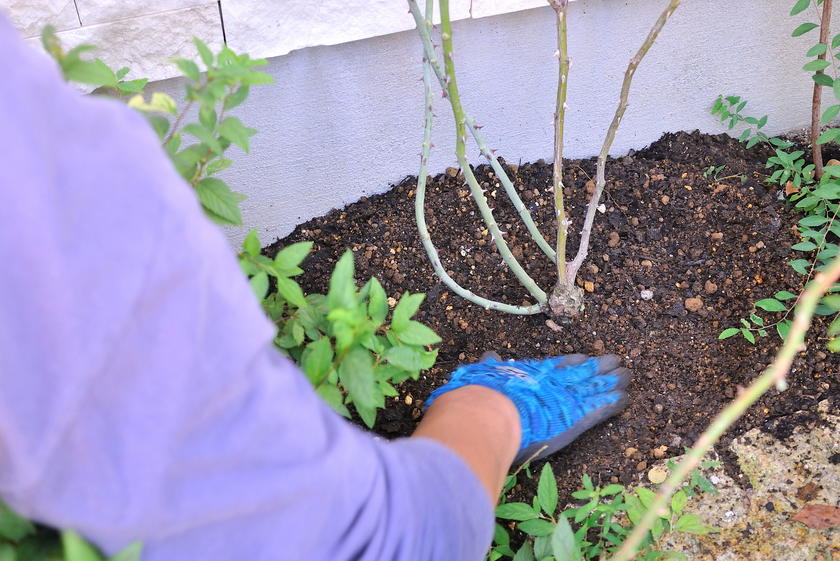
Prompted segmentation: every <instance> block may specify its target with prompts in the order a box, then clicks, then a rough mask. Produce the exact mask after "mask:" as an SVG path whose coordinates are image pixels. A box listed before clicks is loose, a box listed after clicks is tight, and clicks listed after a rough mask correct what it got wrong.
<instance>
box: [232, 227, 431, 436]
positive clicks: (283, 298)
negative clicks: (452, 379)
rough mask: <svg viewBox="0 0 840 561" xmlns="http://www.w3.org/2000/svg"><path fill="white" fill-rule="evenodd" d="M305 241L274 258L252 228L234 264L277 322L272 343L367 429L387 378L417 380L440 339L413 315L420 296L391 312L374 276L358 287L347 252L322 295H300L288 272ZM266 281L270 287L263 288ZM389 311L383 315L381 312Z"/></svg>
mask: <svg viewBox="0 0 840 561" xmlns="http://www.w3.org/2000/svg"><path fill="white" fill-rule="evenodd" d="M311 248H312V243H311V242H300V243H296V244H292V245H289V246H287V247H285V248H283V249H282V250H280V251H279V252H278V253H277V255H276V256H275V258H274V259H269V258H268V257H266V256H264V255H262V254H261V253H260V241H259V239H258V238H257V234H256V231H252V232H251V233H250V234H248V237H247V238H246V239H245V242H244V244H243V248H242V253H240V255H239V262H240V265H241V266H242V270H243V271H244V272H245V274H246V275H248V278H249V279H250V282H251V287H252V288H253V289H254V293H255V294H256V296H257V298H258V299H259V300H260V301H261V302H262V306H263V309H264V310H265V312H266V314H267V315H268V317H269V318H271V320H272V321H273V322H274V323H275V324H276V325H277V337H276V338H275V340H274V342H275V345H276V346H277V347H278V348H279V349H280V350H281V351H282V352H283V353H284V354H286V355H287V356H289V357H290V358H292V360H294V361H295V362H297V363H298V364H299V365H300V367H301V369H302V370H303V371H304V373H306V376H307V377H308V378H309V381H310V382H312V385H313V386H314V387H315V388H316V391H317V392H318V395H320V396H321V397H322V398H323V399H324V400H325V401H326V402H327V403H329V404H330V405H331V406H332V407H333V409H335V410H336V411H337V412H339V413H341V414H342V415H344V416H345V417H349V416H350V412H349V411H348V409H347V405H349V404H351V403H352V405H353V407H354V408H355V409H356V412H357V413H358V414H359V416H360V417H361V418H362V420H363V421H364V422H365V424H366V425H367V426H368V427H372V426H373V424H374V422H375V421H376V410H377V409H381V408H384V407H385V398H386V397H391V396H396V395H398V394H397V391H396V389H395V388H394V384H397V383H400V382H402V381H404V380H406V379H408V378H413V379H417V376H418V375H419V374H420V371H421V370H426V369H428V368H431V367H432V366H433V365H434V363H435V359H436V358H437V353H438V351H437V349H434V350H430V349H428V347H429V346H430V345H434V344H436V343H439V342H440V337H438V335H437V334H435V332H434V331H432V330H431V329H430V328H429V327H427V326H425V325H423V324H422V323H420V322H418V321H414V320H413V319H412V318H413V317H414V314H415V313H417V310H418V309H419V308H420V304H421V303H422V302H423V300H424V298H425V295H423V294H410V293H408V292H406V293H404V294H403V295H402V297H401V298H400V300H399V302H397V303H396V305H395V307H394V310H393V312H390V310H389V308H390V306H389V304H388V302H389V300H391V301H393V299H389V298H388V296H387V295H386V293H385V290H384V289H383V288H382V285H381V284H379V281H378V280H376V278H371V279H370V280H369V281H367V283H365V284H364V286H362V288H361V289H359V288H358V287H357V286H356V282H355V279H354V267H353V253H352V252H351V251H349V250H348V251H347V252H346V253H345V254H344V255H343V256H342V257H341V259H339V261H338V263H337V264H336V266H335V269H334V270H333V273H332V276H331V278H330V286H329V291H328V292H327V294H325V295H324V294H309V295H306V296H304V294H303V290H301V288H300V285H298V283H297V282H295V281H294V279H293V277H295V276H297V275H299V274H301V273H302V272H303V270H302V269H301V268H300V264H301V263H302V262H303V260H304V259H305V258H306V256H307V255H308V254H309V251H310V249H311ZM271 284H273V285H274V287H275V288H276V290H274V291H270V290H269V287H270V285H271ZM389 312H390V321H388V316H389Z"/></svg>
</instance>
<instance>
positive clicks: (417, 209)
mask: <svg viewBox="0 0 840 561" xmlns="http://www.w3.org/2000/svg"><path fill="white" fill-rule="evenodd" d="M433 6H434V1H433V0H426V16H425V18H424V20H423V22H422V24H421V25H424V26H427V28H429V29H430V28H431V26H432V11H433ZM423 87H424V91H425V127H424V130H423V149H422V152H421V154H420V172H419V174H418V175H417V193H416V195H415V200H414V214H415V218H416V220H417V229H418V231H419V232H420V240H421V241H422V242H423V247H424V248H425V249H426V254H427V255H428V256H429V261H431V263H432V267H434V269H435V273H436V274H437V276H438V277H440V279H441V280H442V281H443V282H444V283H445V284H446V286H448V287H449V288H450V289H451V290H452V291H453V292H454V293H455V294H457V295H458V296H460V297H462V298H464V299H466V300H469V301H470V302H472V303H474V304H477V305H479V306H482V307H483V308H486V309H488V310H496V311H500V312H506V313H509V314H519V315H525V314H536V313H539V312H540V306H538V305H534V306H512V305H510V304H504V303H502V302H495V301H493V300H488V299H486V298H482V297H480V296H477V295H476V294H474V293H472V292H471V291H469V290H467V289H465V288H463V287H462V286H460V285H459V284H458V283H457V282H455V280H454V279H453V278H452V277H450V276H449V275H448V274H447V273H446V270H445V269H444V268H443V265H442V264H441V262H440V256H439V255H438V252H437V249H436V248H435V246H434V244H433V243H432V238H431V236H430V235H429V229H428V227H427V226H426V215H425V208H424V203H425V199H426V181H427V179H428V164H429V153H430V152H431V150H432V65H431V62H430V61H429V59H428V57H424V61H423Z"/></svg>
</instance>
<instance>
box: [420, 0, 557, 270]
mask: <svg viewBox="0 0 840 561" xmlns="http://www.w3.org/2000/svg"><path fill="white" fill-rule="evenodd" d="M408 7H409V9H410V10H411V14H412V15H413V16H414V22H415V24H416V25H417V31H418V33H419V34H420V39H421V40H422V42H423V51H424V53H425V55H426V60H427V61H429V63H430V65H431V67H432V70H434V73H435V76H437V79H438V83H439V84H440V87H441V88H443V89H444V90H445V89H447V81H446V72H445V70H444V69H443V68H442V67H441V66H440V64H439V63H438V60H437V55H436V54H435V49H434V46H433V45H432V37H431V30H432V25H431V24H426V23H424V17H423V15H422V14H421V13H420V8H419V6H418V5H417V1H416V0H408ZM461 111H462V112H463V108H462V109H461ZM464 119H465V123H466V126H467V130H469V131H470V134H471V135H472V137H473V139H475V142H476V144H477V145H478V149H479V151H480V152H481V154H482V155H483V156H484V157H485V158H487V160H488V161H489V162H490V166H491V167H492V168H493V172H494V173H495V174H496V177H498V178H499V181H500V182H501V184H502V187H503V188H504V190H505V193H506V194H507V196H508V198H509V199H510V201H511V203H513V207H514V208H515V209H516V212H517V213H518V214H519V217H520V219H521V220H522V222H523V223H524V224H525V227H526V228H527V230H528V233H529V234H530V235H531V237H532V238H533V239H534V241H535V242H536V244H537V246H539V248H540V249H541V250H542V251H543V253H545V254H546V255H547V256H548V257H549V258H550V259H551V260H552V261H554V260H555V253H554V250H553V249H552V248H551V245H549V243H548V242H547V241H546V240H545V238H544V237H543V235H542V234H541V233H540V231H539V229H538V228H537V225H536V224H535V223H534V219H533V218H532V217H531V213H530V212H528V209H527V208H526V207H525V204H524V203H523V202H522V199H521V198H520V197H519V193H517V192H516V188H515V187H514V186H513V182H512V181H511V180H510V178H509V177H508V175H507V173H506V172H505V170H504V168H503V167H502V165H501V163H500V162H499V159H498V158H497V157H496V155H495V154H494V153H493V151H492V150H490V149H489V148H488V147H487V142H486V141H485V140H484V135H483V134H481V127H480V126H479V125H478V124H476V121H475V119H473V118H471V117H470V116H469V115H467V114H466V112H464Z"/></svg>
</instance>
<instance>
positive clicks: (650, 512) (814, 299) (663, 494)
mask: <svg viewBox="0 0 840 561" xmlns="http://www.w3.org/2000/svg"><path fill="white" fill-rule="evenodd" d="M838 278H840V256H837V257H835V258H834V260H833V261H832V262H831V264H830V265H829V267H828V268H827V269H825V270H823V271H821V272H820V273H817V275H816V276H815V277H814V280H813V282H811V283H810V284H809V285H808V287H807V288H806V290H805V292H804V293H803V294H802V297H801V299H800V302H799V305H798V306H797V307H796V311H795V312H794V319H793V325H792V326H791V328H790V332H789V333H788V336H787V338H786V339H785V343H784V345H783V346H782V349H781V350H780V351H779V354H778V355H776V359H775V360H774V361H773V364H771V365H770V367H769V368H767V370H765V371H764V373H763V374H761V376H759V377H758V378H756V380H755V381H754V382H753V383H752V384H750V386H749V387H748V388H747V389H746V390H745V391H744V392H743V393H742V394H741V395H740V396H738V397H737V398H736V399H735V400H734V401H732V403H730V404H729V405H728V406H727V407H726V408H725V409H724V410H723V411H721V412H720V413H719V414H718V416H717V417H715V419H714V420H713V421H712V424H711V425H709V428H707V429H706V431H705V432H704V433H703V434H701V435H700V438H698V439H697V442H696V443H695V444H694V447H693V448H692V449H691V450H690V451H689V452H688V454H687V455H686V457H685V459H684V460H683V461H682V462H680V465H679V466H677V468H676V469H675V470H674V473H672V474H671V476H670V477H668V479H667V480H666V481H665V483H663V484H662V487H660V488H659V493H658V494H657V496H656V499H655V500H654V501H653V503H652V504H651V505H650V508H648V509H647V512H646V513H645V515H644V517H643V518H642V519H641V521H639V523H638V524H637V525H636V527H635V528H634V529H633V531H632V532H631V533H630V535H629V536H628V537H627V539H626V540H625V542H624V544H622V546H621V547H620V548H619V549H618V551H617V552H616V553H615V555H614V556H613V557H612V558H611V560H610V561H630V560H631V559H633V557H634V555H635V554H636V551H637V550H638V548H639V544H640V543H641V542H642V540H643V539H644V537H645V536H646V535H647V533H648V531H649V530H650V528H651V527H652V526H653V523H654V522H655V521H656V519H657V518H658V517H659V512H660V510H662V508H663V507H665V506H666V505H667V504H668V501H669V500H670V499H671V495H672V494H673V493H674V491H676V490H677V488H678V487H679V486H680V484H681V483H682V482H683V481H684V480H685V479H686V477H688V476H689V475H690V474H691V472H692V471H693V470H694V469H695V468H696V467H697V465H698V464H699V463H700V460H701V458H702V457H703V456H704V455H705V454H706V452H708V451H709V449H710V448H711V447H712V446H713V445H714V443H715V442H717V441H718V439H719V438H720V437H721V435H722V434H723V433H724V432H725V431H726V430H727V429H728V428H729V427H731V426H732V425H733V424H734V423H735V421H737V420H738V419H739V418H740V417H741V415H743V414H744V412H745V411H746V410H747V409H748V408H749V407H750V406H751V405H752V404H753V403H755V402H756V401H757V400H758V398H759V397H761V396H762V395H763V394H764V393H765V392H766V391H767V390H769V389H770V388H771V387H772V386H773V385H775V386H776V388H777V389H779V390H780V391H783V390H785V389H786V388H787V381H786V379H785V377H786V376H787V373H788V371H789V370H790V366H791V364H792V363H793V359H794V357H795V356H796V354H797V353H798V352H801V351H802V350H803V349H804V348H805V333H806V332H807V331H808V328H809V327H810V325H811V319H812V318H813V316H814V310H815V308H816V306H817V303H818V302H819V300H820V298H822V296H823V295H824V294H825V293H826V291H827V290H828V289H829V288H831V286H832V285H833V284H834V283H835V282H836V281H837V280H838Z"/></svg>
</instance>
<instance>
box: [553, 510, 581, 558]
mask: <svg viewBox="0 0 840 561" xmlns="http://www.w3.org/2000/svg"><path fill="white" fill-rule="evenodd" d="M551 551H552V552H553V553H554V558H555V559H556V560H557V561H578V560H579V559H581V553H580V548H579V547H578V545H577V542H576V540H575V534H574V532H572V526H571V525H570V524H569V521H568V520H566V517H564V516H561V517H560V519H559V520H557V526H555V527H554V531H553V532H552V534H551Z"/></svg>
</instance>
